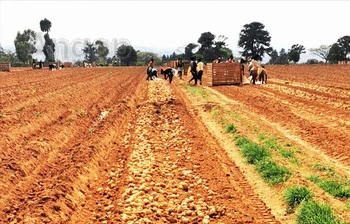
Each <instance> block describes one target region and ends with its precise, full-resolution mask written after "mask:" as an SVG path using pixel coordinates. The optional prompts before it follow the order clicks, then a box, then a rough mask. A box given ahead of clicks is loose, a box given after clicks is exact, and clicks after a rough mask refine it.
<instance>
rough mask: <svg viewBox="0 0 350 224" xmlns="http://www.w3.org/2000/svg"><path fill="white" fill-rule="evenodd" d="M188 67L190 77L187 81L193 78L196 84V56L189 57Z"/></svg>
mask: <svg viewBox="0 0 350 224" xmlns="http://www.w3.org/2000/svg"><path fill="white" fill-rule="evenodd" d="M190 68H191V74H192V78H191V79H190V80H189V81H188V83H190V82H191V81H192V80H194V85H197V62H196V56H193V57H192V58H191V63H190Z"/></svg>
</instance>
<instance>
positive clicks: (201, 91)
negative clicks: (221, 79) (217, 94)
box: [189, 86, 208, 98]
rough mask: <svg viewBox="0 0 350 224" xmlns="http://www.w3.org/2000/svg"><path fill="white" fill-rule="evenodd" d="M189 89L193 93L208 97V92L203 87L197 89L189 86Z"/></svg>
mask: <svg viewBox="0 0 350 224" xmlns="http://www.w3.org/2000/svg"><path fill="white" fill-rule="evenodd" d="M189 91H190V93H192V94H194V95H200V96H202V97H203V98H207V97H208V94H207V93H206V92H205V91H204V90H203V89H199V88H196V87H193V86H190V87H189Z"/></svg>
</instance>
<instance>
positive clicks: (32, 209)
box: [1, 73, 140, 221]
mask: <svg viewBox="0 0 350 224" xmlns="http://www.w3.org/2000/svg"><path fill="white" fill-rule="evenodd" d="M124 77H125V76H124ZM128 78H129V79H130V80H132V81H130V84H132V85H131V86H132V88H130V86H129V90H130V92H127V91H123V89H122V88H119V87H118V88H117V89H118V90H120V92H118V91H114V89H113V88H112V89H111V88H107V89H105V88H103V89H104V90H105V91H107V92H105V93H104V94H102V92H101V95H99V94H97V96H98V97H99V99H100V101H101V102H97V104H100V106H101V107H102V106H108V108H110V109H111V110H112V111H110V112H109V113H110V114H115V116H116V118H118V119H119V121H122V120H123V113H126V112H128V107H127V106H126V103H128V99H130V98H131V96H132V93H133V91H132V89H133V88H135V87H136V86H137V84H136V83H138V82H139V79H140V77H138V74H137V73H136V74H134V75H133V76H132V77H128ZM120 81H122V80H120ZM126 83H128V81H126ZM100 84H101V83H100ZM102 84H103V82H102ZM130 84H129V85H130ZM107 86H108V85H104V87H107ZM108 91H111V92H110V93H108ZM106 95H108V97H107V98H106V97H105V96H106ZM104 98H106V99H104ZM118 99H121V100H122V101H123V102H121V101H119V100H118ZM112 102H113V103H117V102H118V104H116V106H114V107H113V105H112V104H111V103H112ZM89 103H93V102H89ZM98 112H99V111H96V114H95V113H94V114H95V116H96V120H95V119H91V118H89V119H88V120H91V121H89V123H90V122H91V124H93V125H94V126H92V125H87V126H86V125H83V126H81V127H82V130H81V131H83V132H84V133H83V132H80V133H81V134H79V133H77V134H78V135H77V136H75V135H71V136H69V137H68V138H69V139H68V142H66V144H67V145H66V147H63V146H62V145H61V146H59V145H56V147H57V148H53V149H52V151H51V149H50V150H49V151H50V154H49V156H47V157H46V158H43V157H42V158H41V157H39V159H40V158H41V159H40V161H41V164H38V163H36V164H37V166H36V167H35V170H37V172H35V173H30V172H29V173H27V175H29V176H27V177H25V178H24V179H23V180H22V181H21V182H18V184H17V185H16V187H15V189H14V190H12V191H9V192H8V193H9V194H8V195H5V197H2V199H1V204H2V205H4V206H3V209H4V210H3V211H4V212H5V213H6V214H7V215H6V216H5V217H6V218H4V220H10V221H11V220H14V218H17V219H19V220H23V219H24V217H26V219H28V220H27V221H29V220H30V217H31V216H30V214H32V216H33V217H35V216H38V217H40V216H41V215H42V214H46V212H45V209H46V210H50V209H52V208H53V209H54V210H57V211H56V212H57V213H61V212H60V211H61V210H62V211H66V213H65V215H64V217H63V216H62V217H61V218H62V220H66V219H68V217H69V213H70V212H71V211H72V210H75V205H74V202H73V201H72V200H70V198H69V194H72V192H75V190H74V189H73V187H69V185H70V184H68V183H74V181H75V178H76V177H77V176H75V175H78V174H81V175H82V176H83V174H82V173H85V171H84V170H85V169H86V166H87V164H89V163H90V162H89V161H90V159H92V158H94V156H95V155H96V154H98V152H99V150H101V149H100V148H99V147H98V143H96V144H95V145H96V146H94V147H92V146H91V145H90V144H89V142H92V139H94V138H97V139H99V138H104V137H103V135H102V136H101V137H97V136H99V132H98V130H99V129H100V128H101V127H103V126H101V125H102V123H103V122H95V121H98V120H102V119H104V117H103V118H101V117H100V114H99V113H98ZM88 120H86V121H85V122H88ZM112 123H113V124H114V125H115V126H118V123H122V122H117V121H113V122H112ZM82 124H83V123H82ZM55 127H56V126H55ZM89 127H94V128H95V129H96V130H95V133H89V132H88V130H87V129H88V128H89ZM54 133H59V131H58V130H56V131H54ZM54 133H51V136H54ZM107 133H109V132H108V131H107ZM48 134H49V135H48V136H50V133H48ZM79 135H80V137H79ZM96 135H97V136H96ZM116 135H117V134H116ZM77 141H78V143H77ZM101 142H110V141H107V140H101ZM51 143H52V142H51ZM102 145H103V144H102ZM108 145H110V144H108ZM101 147H102V146H101ZM104 147H106V146H104ZM107 147H108V146H107ZM60 148H61V149H60ZM49 151H46V153H48V152H49ZM43 154H45V152H43ZM5 161H6V160H5ZM37 162H38V160H37ZM21 165H22V164H21ZM72 172H73V173H74V174H75V175H74V176H72ZM10 177H11V176H10ZM37 180H40V182H39V183H36V181H37ZM16 182H17V181H14V183H16ZM61 183H65V184H64V185H62V184H61ZM67 184H68V185H67ZM72 185H74V184H72ZM19 192H21V193H19ZM24 192H26V193H24ZM22 195H32V196H30V197H29V198H25V197H22ZM67 195H68V197H67V198H66V196H67ZM62 197H63V199H62ZM40 198H41V199H40ZM43 198H44V199H43ZM51 199H52V200H53V201H56V202H58V201H62V204H64V206H63V207H62V208H61V207H60V206H58V207H57V206H56V205H53V207H51V208H50V203H47V204H45V203H43V202H46V201H51ZM27 201H32V202H33V203H31V205H30V206H27V207H24V206H23V205H25V203H26V202H27ZM38 203H39V204H38ZM41 204H45V206H44V207H43V206H41ZM39 205H40V206H39ZM51 205H52V204H51ZM41 213H42V214H41ZM58 215H59V214H58ZM61 215H62V214H61ZM53 217H55V215H52V216H51V217H48V215H43V217H41V218H43V220H46V221H48V220H51V221H52V219H53ZM41 218H39V219H38V218H33V220H41Z"/></svg>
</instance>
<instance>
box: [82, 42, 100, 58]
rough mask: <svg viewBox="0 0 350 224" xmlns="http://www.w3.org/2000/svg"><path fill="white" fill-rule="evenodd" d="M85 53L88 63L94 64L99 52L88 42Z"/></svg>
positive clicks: (84, 49)
mask: <svg viewBox="0 0 350 224" xmlns="http://www.w3.org/2000/svg"><path fill="white" fill-rule="evenodd" d="M83 52H84V54H85V60H86V61H87V62H88V63H94V62H95V61H96V60H97V50H96V47H95V46H94V44H93V43H91V42H88V41H86V42H85V47H84V48H83Z"/></svg>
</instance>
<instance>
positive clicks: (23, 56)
mask: <svg viewBox="0 0 350 224" xmlns="http://www.w3.org/2000/svg"><path fill="white" fill-rule="evenodd" d="M14 42H15V48H16V55H17V58H18V59H19V60H20V61H21V62H22V63H23V64H29V63H30V61H31V60H32V54H34V53H35V52H36V48H35V43H36V36H35V32H34V31H33V30H30V29H28V30H24V31H23V33H20V32H17V36H16V39H15V41H14Z"/></svg>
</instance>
